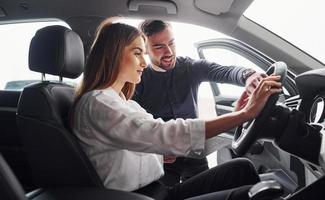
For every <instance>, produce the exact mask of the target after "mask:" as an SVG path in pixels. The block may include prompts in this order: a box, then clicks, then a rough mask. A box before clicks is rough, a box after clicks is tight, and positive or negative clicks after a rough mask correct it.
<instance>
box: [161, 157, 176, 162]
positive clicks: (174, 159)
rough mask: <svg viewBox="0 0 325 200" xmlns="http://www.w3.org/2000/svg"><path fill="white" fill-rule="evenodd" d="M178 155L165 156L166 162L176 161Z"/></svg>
mask: <svg viewBox="0 0 325 200" xmlns="http://www.w3.org/2000/svg"><path fill="white" fill-rule="evenodd" d="M175 161H176V156H164V163H174V162H175Z"/></svg>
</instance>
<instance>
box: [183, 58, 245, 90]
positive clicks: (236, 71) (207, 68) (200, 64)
mask: <svg viewBox="0 0 325 200" xmlns="http://www.w3.org/2000/svg"><path fill="white" fill-rule="evenodd" d="M187 62H189V66H190V69H189V70H190V71H191V72H192V73H191V74H192V75H193V76H192V77H191V79H192V80H193V81H196V82H199V83H200V82H203V81H209V82H218V83H230V84H235V85H239V86H244V85H245V82H244V80H243V71H244V70H245V69H247V68H244V67H240V66H223V65H219V64H217V63H214V62H209V61H207V60H203V59H201V60H193V59H190V58H187Z"/></svg>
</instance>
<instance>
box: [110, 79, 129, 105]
mask: <svg viewBox="0 0 325 200" xmlns="http://www.w3.org/2000/svg"><path fill="white" fill-rule="evenodd" d="M124 84H125V83H124V82H123V83H122V82H119V81H116V82H115V83H113V84H112V85H111V86H110V87H111V88H112V89H113V90H114V91H115V92H116V93H117V94H119V96H120V97H121V98H122V99H124V100H125V99H126V98H125V95H124V94H123V92H122V88H123V87H124Z"/></svg>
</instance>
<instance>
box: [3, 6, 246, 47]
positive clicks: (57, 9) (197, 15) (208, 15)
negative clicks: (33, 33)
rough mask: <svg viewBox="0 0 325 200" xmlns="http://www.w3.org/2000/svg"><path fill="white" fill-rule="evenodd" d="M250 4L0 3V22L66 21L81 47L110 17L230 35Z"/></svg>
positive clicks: (88, 42)
mask: <svg viewBox="0 0 325 200" xmlns="http://www.w3.org/2000/svg"><path fill="white" fill-rule="evenodd" d="M251 2H252V0H218V1H215V0H174V1H172V0H170V1H166V0H92V1H89V0H55V1H45V0H42V1H38V0H24V1H22V0H5V1H2V3H0V9H2V10H3V12H4V14H5V16H3V17H0V23H6V21H8V20H9V21H11V22H12V21H15V20H17V21H20V20H26V19H28V20H37V19H42V18H58V19H61V20H63V21H65V22H67V23H68V24H69V25H70V27H71V28H72V29H73V30H74V31H76V32H77V33H78V34H79V35H80V36H81V38H82V39H83V41H84V43H85V45H86V46H89V45H90V42H91V40H92V38H91V37H92V36H93V33H94V31H95V30H96V27H97V26H98V24H99V23H100V22H101V21H102V20H103V19H105V18H106V17H110V16H123V17H129V18H160V19H165V20H173V21H179V22H190V23H193V24H197V25H203V26H207V27H214V28H215V27H218V31H220V32H223V33H226V34H230V33H231V32H232V30H233V29H235V27H236V24H237V21H238V19H239V18H240V16H241V14H242V13H243V12H244V11H245V10H246V8H247V7H248V6H249V4H250V3H251ZM135 6H136V7H135ZM173 6H174V8H173ZM76 8H77V9H76ZM134 8H138V10H137V11H136V10H134ZM167 8H169V9H167ZM170 8H172V9H175V10H176V13H172V12H169V10H170ZM132 9H133V10H132Z"/></svg>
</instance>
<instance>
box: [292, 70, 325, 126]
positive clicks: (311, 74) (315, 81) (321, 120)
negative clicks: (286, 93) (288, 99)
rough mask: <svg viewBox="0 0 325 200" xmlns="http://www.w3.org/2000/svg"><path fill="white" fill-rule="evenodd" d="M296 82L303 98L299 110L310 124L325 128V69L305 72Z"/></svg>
mask: <svg viewBox="0 0 325 200" xmlns="http://www.w3.org/2000/svg"><path fill="white" fill-rule="evenodd" d="M295 81H296V85H297V88H298V91H299V94H300V98H301V105H300V109H299V110H300V111H302V112H304V113H305V114H306V118H307V120H308V122H309V123H317V124H319V125H322V126H325V69H317V70H312V71H308V72H305V73H303V74H301V75H299V76H297V77H296V79H295ZM307 116H308V117H307Z"/></svg>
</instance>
